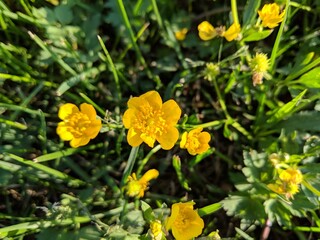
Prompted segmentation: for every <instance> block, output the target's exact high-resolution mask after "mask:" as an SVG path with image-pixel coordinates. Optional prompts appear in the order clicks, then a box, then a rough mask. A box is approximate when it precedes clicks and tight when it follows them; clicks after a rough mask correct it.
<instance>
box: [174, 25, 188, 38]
mask: <svg viewBox="0 0 320 240" xmlns="http://www.w3.org/2000/svg"><path fill="white" fill-rule="evenodd" d="M187 33H188V28H182V29H181V30H179V31H177V32H175V33H174V35H175V37H176V39H177V40H179V41H183V40H184V39H185V38H186V35H187Z"/></svg>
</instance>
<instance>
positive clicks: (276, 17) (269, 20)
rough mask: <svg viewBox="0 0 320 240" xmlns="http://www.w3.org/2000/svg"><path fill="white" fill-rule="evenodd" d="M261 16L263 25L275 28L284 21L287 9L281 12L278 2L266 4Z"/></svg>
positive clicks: (260, 12)
mask: <svg viewBox="0 0 320 240" xmlns="http://www.w3.org/2000/svg"><path fill="white" fill-rule="evenodd" d="M258 14H259V17H260V19H261V21H262V26H264V27H268V28H275V27H277V26H278V25H279V23H280V22H282V20H283V18H284V14H285V11H282V12H281V13H280V7H279V5H278V4H276V3H272V4H265V5H264V6H263V7H262V9H261V10H260V11H258Z"/></svg>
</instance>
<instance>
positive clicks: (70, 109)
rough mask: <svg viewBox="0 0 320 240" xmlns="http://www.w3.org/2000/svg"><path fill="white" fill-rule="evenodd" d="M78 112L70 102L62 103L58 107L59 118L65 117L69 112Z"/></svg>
mask: <svg viewBox="0 0 320 240" xmlns="http://www.w3.org/2000/svg"><path fill="white" fill-rule="evenodd" d="M76 112H79V109H78V107H77V106H76V105H74V104H72V103H66V104H63V105H62V106H61V107H60V108H59V112H58V116H59V118H60V119H61V120H64V119H66V118H67V117H68V116H69V115H70V114H72V113H76Z"/></svg>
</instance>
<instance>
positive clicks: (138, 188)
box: [126, 169, 159, 198]
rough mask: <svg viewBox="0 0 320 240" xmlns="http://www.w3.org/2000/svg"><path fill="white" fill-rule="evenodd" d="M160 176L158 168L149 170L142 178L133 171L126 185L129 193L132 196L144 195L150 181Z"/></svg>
mask: <svg viewBox="0 0 320 240" xmlns="http://www.w3.org/2000/svg"><path fill="white" fill-rule="evenodd" d="M158 176H159V172H158V170H156V169H150V170H148V171H147V172H146V173H145V174H144V175H143V176H142V177H141V178H140V179H137V176H136V174H135V173H132V175H131V176H129V177H128V180H129V182H128V183H127V186H126V190H127V195H128V196H130V197H138V198H141V197H143V196H144V192H145V191H146V190H147V189H148V186H149V182H150V181H151V180H152V179H155V178H157V177H158Z"/></svg>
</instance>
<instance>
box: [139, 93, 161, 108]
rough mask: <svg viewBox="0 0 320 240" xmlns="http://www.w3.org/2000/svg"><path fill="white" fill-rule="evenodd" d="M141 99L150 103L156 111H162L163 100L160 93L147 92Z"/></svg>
mask: <svg viewBox="0 0 320 240" xmlns="http://www.w3.org/2000/svg"><path fill="white" fill-rule="evenodd" d="M140 97H141V98H142V99H144V100H145V101H146V102H148V103H149V104H150V106H151V107H152V108H153V109H154V110H158V109H161V107H162V99H161V96H160V94H159V93H158V92H156V91H149V92H146V93H145V94H142V95H141V96H140Z"/></svg>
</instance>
